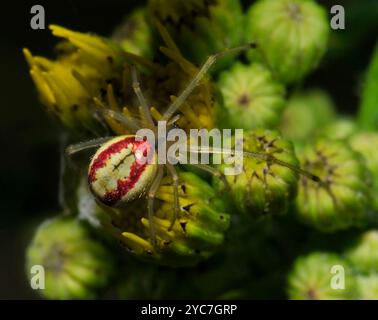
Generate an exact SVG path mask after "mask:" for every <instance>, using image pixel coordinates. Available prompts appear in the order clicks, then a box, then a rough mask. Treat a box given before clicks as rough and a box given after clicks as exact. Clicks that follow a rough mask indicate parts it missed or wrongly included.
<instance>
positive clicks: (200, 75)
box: [163, 44, 256, 120]
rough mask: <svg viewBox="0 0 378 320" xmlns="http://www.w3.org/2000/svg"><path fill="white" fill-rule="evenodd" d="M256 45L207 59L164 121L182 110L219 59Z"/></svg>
mask: <svg viewBox="0 0 378 320" xmlns="http://www.w3.org/2000/svg"><path fill="white" fill-rule="evenodd" d="M255 47H256V45H255V44H249V45H245V46H240V47H236V48H231V49H226V50H224V51H222V52H219V53H216V54H214V55H211V56H209V57H208V58H207V60H206V62H205V63H204V64H203V65H202V67H201V68H200V70H199V71H198V73H197V74H196V75H195V76H194V78H193V79H192V80H191V81H190V82H189V84H188V86H187V87H186V88H185V89H184V91H182V92H181V94H180V95H179V96H178V97H177V99H176V100H175V101H173V102H172V103H171V105H170V106H169V107H168V108H167V110H166V111H165V113H164V115H163V120H168V119H170V118H171V117H172V115H173V114H174V113H175V112H176V111H177V110H179V109H180V107H181V106H182V104H183V103H184V102H185V100H186V99H187V98H188V97H189V95H190V94H191V93H192V92H193V90H194V89H195V88H196V87H197V86H198V85H199V84H200V82H201V81H202V79H203V78H204V77H205V75H206V74H207V72H208V71H209V69H210V68H211V67H212V66H213V65H214V64H215V63H216V62H217V60H218V59H220V58H221V57H223V56H225V55H227V54H231V53H237V52H240V51H243V50H247V49H250V48H255Z"/></svg>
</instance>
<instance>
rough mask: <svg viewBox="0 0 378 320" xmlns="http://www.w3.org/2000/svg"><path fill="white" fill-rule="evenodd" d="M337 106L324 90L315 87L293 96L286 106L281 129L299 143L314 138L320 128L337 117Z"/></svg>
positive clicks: (285, 135) (286, 135)
mask: <svg viewBox="0 0 378 320" xmlns="http://www.w3.org/2000/svg"><path fill="white" fill-rule="evenodd" d="M335 116H336V113H335V107H334V104H333V101H332V100H331V97H330V96H329V95H328V94H327V93H326V92H324V91H322V90H319V89H313V90H309V91H306V92H301V93H299V94H295V95H294V96H292V97H291V98H290V100H289V102H288V104H287V106H286V108H285V111H284V114H283V118H282V122H281V126H280V130H281V132H282V135H283V136H284V137H285V138H287V139H289V140H292V141H294V142H295V143H298V144H303V143H305V142H306V141H309V140H312V139H313V138H314V137H315V136H317V135H318V134H319V130H320V128H322V127H324V126H327V125H329V124H330V123H332V122H333V120H334V119H335Z"/></svg>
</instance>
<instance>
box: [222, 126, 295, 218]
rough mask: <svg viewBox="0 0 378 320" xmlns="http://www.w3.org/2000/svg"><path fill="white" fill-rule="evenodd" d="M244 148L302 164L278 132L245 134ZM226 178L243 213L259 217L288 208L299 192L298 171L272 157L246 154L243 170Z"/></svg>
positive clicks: (263, 131) (291, 163) (261, 130)
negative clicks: (266, 157) (297, 191)
mask: <svg viewBox="0 0 378 320" xmlns="http://www.w3.org/2000/svg"><path fill="white" fill-rule="evenodd" d="M232 144H233V145H235V142H232ZM232 148H234V146H233V147H232ZM243 149H244V151H245V152H254V153H258V154H262V155H268V156H270V157H274V158H275V159H277V160H279V161H283V162H286V163H287V164H289V165H291V166H298V159H297V158H296V156H295V153H294V148H293V145H292V144H291V143H290V142H289V141H287V140H284V139H283V138H281V136H280V135H279V134H278V132H275V131H268V130H263V129H257V130H255V131H251V132H248V133H244V137H243ZM224 168H225V166H224V165H222V170H223V169H224ZM226 179H227V181H228V184H229V186H230V189H231V190H230V191H231V196H232V199H233V203H234V204H235V206H236V207H237V208H238V209H239V210H240V211H241V212H244V213H246V214H248V215H251V216H255V217H259V216H262V215H266V214H282V213H285V212H286V211H287V209H288V207H289V205H290V202H291V201H292V200H293V199H294V196H295V194H296V189H297V182H298V173H297V172H296V171H293V170H292V169H290V168H288V167H286V166H284V165H282V164H278V163H277V162H274V161H273V160H272V159H271V160H268V159H262V158H260V157H258V158H250V157H247V156H244V159H243V171H242V172H241V173H240V174H237V175H227V176H226Z"/></svg>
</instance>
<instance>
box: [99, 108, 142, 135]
mask: <svg viewBox="0 0 378 320" xmlns="http://www.w3.org/2000/svg"><path fill="white" fill-rule="evenodd" d="M98 111H99V112H100V113H102V115H104V116H105V117H109V118H112V119H114V120H116V121H118V122H120V123H121V124H123V125H124V126H125V127H126V128H128V129H130V130H131V131H132V132H137V131H138V130H139V129H140V127H139V125H137V121H136V120H135V119H134V118H132V117H128V116H126V115H124V114H123V113H121V112H118V111H114V110H109V109H105V108H101V109H99V110H98Z"/></svg>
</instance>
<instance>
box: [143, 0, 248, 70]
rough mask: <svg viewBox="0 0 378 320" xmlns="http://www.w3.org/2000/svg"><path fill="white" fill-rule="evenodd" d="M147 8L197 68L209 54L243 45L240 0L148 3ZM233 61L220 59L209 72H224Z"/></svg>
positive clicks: (153, 0) (232, 58) (155, 1)
mask: <svg viewBox="0 0 378 320" xmlns="http://www.w3.org/2000/svg"><path fill="white" fill-rule="evenodd" d="M149 8H150V12H151V14H152V16H153V17H155V18H157V19H158V21H160V22H161V23H162V24H163V25H164V26H165V27H166V28H167V29H168V31H169V32H170V34H171V35H172V36H173V38H174V40H175V42H176V43H177V45H178V47H179V48H180V49H181V50H182V52H183V54H184V55H185V57H186V58H188V59H189V60H190V61H193V62H195V63H197V64H201V63H203V62H204V61H205V60H206V58H207V57H208V56H209V55H211V54H214V53H217V52H220V51H223V50H224V49H226V48H232V47H236V46H238V45H241V44H243V41H244V39H243V36H244V17H243V13H242V8H241V5H240V1H239V0H210V1H209V0H186V1H181V0H174V1H172V0H150V2H149ZM234 58H235V55H228V56H225V57H222V59H221V60H220V61H219V62H218V63H217V64H216V66H214V68H213V69H212V70H211V71H212V72H215V71H217V70H220V69H222V68H225V67H226V66H228V65H230V64H231V63H232V61H234Z"/></svg>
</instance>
